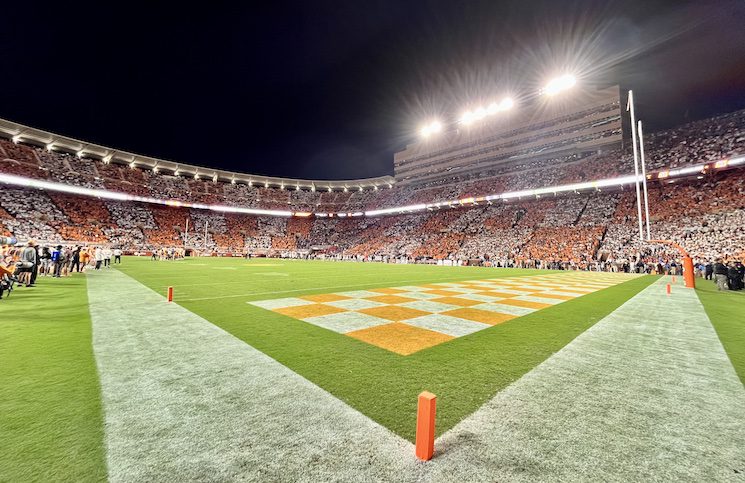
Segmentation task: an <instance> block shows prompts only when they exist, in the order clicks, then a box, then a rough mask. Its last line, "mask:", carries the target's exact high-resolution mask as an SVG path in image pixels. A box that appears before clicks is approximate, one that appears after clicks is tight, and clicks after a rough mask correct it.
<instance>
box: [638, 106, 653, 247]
mask: <svg viewBox="0 0 745 483" xmlns="http://www.w3.org/2000/svg"><path fill="white" fill-rule="evenodd" d="M637 131H638V132H639V154H640V155H641V164H642V186H644V221H645V222H646V224H647V241H649V240H651V239H652V236H651V235H650V234H649V195H648V194H647V161H646V159H644V133H643V131H642V122H641V120H640V121H638V124H637Z"/></svg>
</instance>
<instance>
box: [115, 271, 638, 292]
mask: <svg viewBox="0 0 745 483" xmlns="http://www.w3.org/2000/svg"><path fill="white" fill-rule="evenodd" d="M122 273H127V272H122ZM590 273H598V272H590ZM562 275H564V274H563V273H551V274H546V273H536V274H524V275H508V276H504V277H488V278H467V279H462V280H461V279H458V280H452V278H450V277H446V278H444V279H440V278H438V277H436V276H435V277H428V278H426V279H417V280H410V281H431V282H432V283H460V282H474V281H476V282H480V281H484V280H493V281H499V280H505V279H517V278H525V277H531V278H532V277H538V276H551V277H561V276H562ZM625 275H632V274H625ZM347 276H348V275H332V276H323V277H293V280H328V279H331V278H344V277H347ZM372 276H374V277H379V274H373V275H371V277H372ZM161 278H162V279H170V280H173V277H172V276H169V277H165V276H163V277H151V280H152V279H155V280H158V279H161ZM621 278H625V279H626V280H632V279H634V278H636V277H619V278H618V279H614V280H613V281H614V282H617V280H619V279H621ZM410 281H406V280H404V281H395V282H393V283H396V284H399V283H401V284H403V283H408V282H410ZM569 281H571V282H578V283H579V281H576V280H574V279H571V280H569ZM624 281H625V280H624ZM245 283H246V282H245V281H244V280H236V281H234V282H208V283H191V284H182V285H181V284H180V285H179V286H180V287H203V286H211V285H235V284H245ZM618 283H623V282H617V283H615V284H614V285H617V284H618ZM397 286H398V285H390V286H386V287H382V288H396V287H397ZM167 287H168V285H163V288H167ZM332 288H336V287H332ZM604 288H605V287H604ZM266 293H271V292H266Z"/></svg>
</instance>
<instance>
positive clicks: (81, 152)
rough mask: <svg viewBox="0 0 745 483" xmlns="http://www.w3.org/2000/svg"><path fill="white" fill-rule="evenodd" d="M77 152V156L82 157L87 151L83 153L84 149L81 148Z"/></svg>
mask: <svg viewBox="0 0 745 483" xmlns="http://www.w3.org/2000/svg"><path fill="white" fill-rule="evenodd" d="M75 154H76V155H77V157H79V158H82V157H83V154H85V153H83V150H82V149H81V150H80V151H78V152H77V153H75Z"/></svg>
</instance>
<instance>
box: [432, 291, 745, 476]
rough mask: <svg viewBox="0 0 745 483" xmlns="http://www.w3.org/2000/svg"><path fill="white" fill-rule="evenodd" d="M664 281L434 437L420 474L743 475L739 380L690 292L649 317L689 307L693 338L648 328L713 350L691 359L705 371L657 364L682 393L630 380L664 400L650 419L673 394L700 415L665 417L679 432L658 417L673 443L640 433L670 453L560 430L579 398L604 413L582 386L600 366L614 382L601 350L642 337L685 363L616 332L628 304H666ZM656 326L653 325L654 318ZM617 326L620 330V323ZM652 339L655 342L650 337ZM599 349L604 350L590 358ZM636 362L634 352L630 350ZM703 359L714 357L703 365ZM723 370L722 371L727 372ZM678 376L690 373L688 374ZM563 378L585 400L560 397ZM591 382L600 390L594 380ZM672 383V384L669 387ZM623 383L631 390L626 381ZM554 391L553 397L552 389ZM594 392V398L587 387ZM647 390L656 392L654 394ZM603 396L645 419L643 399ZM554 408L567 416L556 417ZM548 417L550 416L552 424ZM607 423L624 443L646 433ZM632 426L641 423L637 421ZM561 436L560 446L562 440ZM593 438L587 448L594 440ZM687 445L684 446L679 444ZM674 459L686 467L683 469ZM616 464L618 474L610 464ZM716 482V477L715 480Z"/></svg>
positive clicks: (590, 432) (594, 433)
mask: <svg viewBox="0 0 745 483" xmlns="http://www.w3.org/2000/svg"><path fill="white" fill-rule="evenodd" d="M669 280H670V277H660V279H659V280H657V281H655V282H653V283H651V284H649V285H648V286H647V287H645V288H644V289H642V290H640V291H638V292H637V293H636V294H635V295H633V296H632V297H630V298H629V299H627V300H626V301H625V302H624V303H623V304H622V305H621V306H620V307H618V308H616V309H615V310H614V311H612V312H611V313H610V314H608V315H606V316H605V317H603V318H602V319H600V320H599V321H597V322H596V323H595V324H594V325H593V326H592V327H590V328H588V329H587V330H585V331H583V332H582V333H581V334H579V335H578V336H577V337H576V338H575V339H574V340H572V341H570V342H569V343H568V344H566V345H565V346H564V347H562V348H561V349H560V350H559V351H557V352H556V353H554V354H552V355H551V356H549V357H548V358H547V359H545V360H544V361H543V362H541V363H540V364H538V365H537V366H535V367H534V368H533V369H531V370H530V371H528V372H527V373H525V374H524V375H523V376H522V377H520V378H518V379H517V380H515V381H513V382H512V383H510V384H509V385H508V386H506V387H505V388H503V389H502V390H500V391H499V392H498V393H497V394H496V395H495V396H493V397H492V398H490V399H489V400H487V401H486V402H485V403H484V404H483V405H482V406H481V407H480V408H478V409H477V410H476V411H474V412H473V413H471V414H470V415H468V416H466V417H465V418H464V419H463V420H461V421H460V422H459V423H458V424H456V425H455V426H454V427H453V428H451V429H450V430H448V431H447V432H445V433H444V434H442V435H440V436H439V437H438V438H437V440H436V441H435V448H436V450H437V448H438V447H439V449H440V451H441V453H440V455H439V458H436V459H435V460H434V461H435V464H434V465H431V466H430V467H428V468H429V469H430V470H431V473H428V474H427V476H428V479H430V480H438V479H443V480H458V481H469V480H479V481H481V480H500V481H501V480H504V481H512V480H520V481H522V480H523V479H526V481H528V480H538V481H542V480H544V479H549V480H554V479H556V480H562V481H564V480H567V481H569V480H576V479H580V480H588V481H594V480H601V481H602V480H606V481H607V480H609V479H610V480H618V481H637V480H643V479H644V478H648V477H649V475H650V474H655V475H656V476H657V477H658V478H660V479H664V480H673V481H674V480H679V479H681V478H682V479H685V480H688V479H690V480H692V481H698V480H716V481H725V480H726V481H729V480H730V478H732V477H734V476H735V475H734V472H733V469H735V468H743V466H740V465H743V464H745V456H743V454H742V452H741V451H740V450H739V449H738V448H742V444H745V423H744V422H743V421H744V420H743V419H742V417H741V415H740V414H738V412H737V411H738V409H737V408H738V407H742V403H745V388H743V386H742V385H741V384H739V382H740V381H739V378H738V377H737V374H736V373H735V371H734V368H733V367H732V364H731V361H730V360H729V357H728V356H727V354H726V353H725V351H724V348H723V347H722V346H721V341H720V340H719V338H718V336H717V334H716V331H715V330H714V327H713V326H712V325H711V321H710V320H709V318H708V315H707V314H706V312H705V311H704V309H703V306H702V305H701V302H700V300H699V298H698V294H697V293H695V291H693V293H692V294H691V293H690V292H689V293H687V294H686V293H685V292H687V291H691V290H692V289H686V288H678V289H677V292H675V291H674V292H673V296H672V297H671V298H670V299H662V300H663V302H662V304H656V305H653V307H655V310H658V311H664V310H666V308H665V306H669V305H671V304H675V305H679V304H681V303H682V304H684V305H685V304H686V303H687V304H688V305H692V306H694V307H695V309H693V312H698V316H699V318H700V321H701V322H703V320H704V319H705V321H706V323H707V324H702V323H699V324H696V323H695V322H694V323H692V322H691V321H686V322H685V325H687V326H688V328H689V329H692V330H693V331H694V332H696V335H690V334H689V335H686V334H682V335H681V334H677V335H676V334H674V331H675V330H676V329H675V328H670V327H667V328H665V324H662V323H660V322H659V320H657V321H655V322H656V324H657V325H658V326H659V327H660V328H662V329H664V330H663V331H662V332H661V333H660V335H661V336H662V337H663V338H664V337H668V338H675V337H682V338H683V341H682V342H681V343H682V344H683V345H682V347H687V348H689V349H690V348H691V347H690V346H691V344H697V345H698V346H699V347H701V346H702V345H706V344H708V345H710V347H709V348H708V349H712V348H714V347H716V354H712V353H711V352H708V351H707V352H704V353H702V352H701V351H700V350H699V352H698V353H695V352H694V353H693V356H694V358H698V359H699V361H704V362H705V364H704V367H703V368H702V369H700V370H699V369H698V368H697V367H694V366H695V361H694V362H687V361H686V362H684V363H683V366H684V367H683V368H679V367H678V366H677V364H672V365H670V364H665V363H664V362H660V363H658V364H657V366H658V367H657V369H658V370H660V371H667V373H668V374H670V373H673V374H674V373H676V371H677V372H679V373H680V374H683V375H687V377H688V380H685V381H683V382H684V383H685V384H687V385H688V386H689V388H686V387H685V386H683V385H680V384H679V382H678V378H676V377H672V378H671V377H668V378H659V377H658V378H655V377H651V378H649V376H648V372H643V373H641V374H639V373H637V374H634V376H635V377H636V379H637V380H640V379H644V378H648V381H647V383H645V384H642V386H644V385H646V386H651V385H654V384H655V381H659V382H661V383H662V387H661V388H660V389H663V391H661V392H660V393H659V394H657V395H655V396H654V397H652V398H648V399H649V400H651V402H652V403H653V404H652V405H651V410H658V411H659V407H654V403H655V402H659V401H660V400H664V401H667V400H669V399H670V394H671V391H674V392H675V395H677V396H678V397H680V398H683V401H685V406H696V405H698V407H696V408H693V409H696V410H698V411H700V417H699V418H695V417H692V416H690V414H691V413H690V409H692V408H686V407H684V408H682V409H681V408H677V407H675V408H673V407H671V408H669V409H670V411H671V412H672V413H680V414H679V415H678V416H677V418H682V419H683V420H684V423H685V421H686V420H688V421H687V422H688V423H689V424H688V425H687V426H680V424H681V423H680V422H677V421H675V418H676V416H675V414H671V415H668V414H664V417H665V418H667V420H669V421H675V423H674V424H673V426H675V424H677V425H678V427H680V428H681V429H683V428H684V429H685V432H686V435H685V436H683V437H681V436H679V435H678V434H677V433H676V432H675V431H674V430H673V431H666V429H667V425H666V424H657V425H651V424H648V425H649V426H650V427H651V428H652V429H654V430H655V431H658V432H660V433H662V434H661V437H662V438H663V441H664V442H665V443H666V445H667V446H668V447H667V448H665V446H666V445H660V444H659V440H658V439H651V440H650V441H647V440H648V439H649V438H648V436H649V435H648V434H644V435H643V437H642V438H640V439H632V440H631V441H630V442H629V441H627V440H626V439H627V438H628V436H625V437H619V438H618V439H615V440H613V439H608V435H607V433H606V432H605V431H606V430H605V429H602V428H603V426H600V428H601V429H599V430H598V428H597V427H593V425H588V426H584V427H583V426H582V425H579V426H577V427H569V426H567V424H570V425H571V419H569V420H567V418H566V415H567V414H568V413H570V412H572V411H577V404H576V403H577V401H578V400H579V402H582V401H585V399H582V398H586V401H587V402H586V403H585V404H586V405H591V404H592V403H593V402H596V403H597V404H598V405H599V406H604V404H603V403H602V402H599V400H598V396H597V394H593V393H594V392H595V389H589V388H590V385H587V384H582V382H583V381H584V382H587V377H588V374H586V372H587V373H589V375H590V376H592V373H593V372H595V373H598V372H600V373H602V372H603V369H602V368H600V367H598V366H597V365H593V364H598V363H599V364H600V365H602V364H606V366H607V367H605V369H604V370H605V371H606V372H611V373H612V372H616V370H617V368H616V367H614V365H613V363H614V362H613V360H611V361H610V364H608V363H607V362H606V359H605V357H606V352H605V350H606V349H607V347H608V346H607V343H606V342H607V340H608V339H609V338H613V337H615V338H619V337H620V336H623V337H625V336H627V335H628V331H631V334H632V335H633V337H632V338H634V339H636V342H637V343H638V342H639V341H640V340H642V339H643V338H644V337H648V339H647V340H646V343H647V344H650V345H651V346H653V347H658V348H661V349H664V350H667V351H668V352H669V354H668V356H669V357H670V358H672V359H673V360H675V359H685V358H684V357H682V356H680V355H679V353H678V352H677V350H678V347H677V346H676V347H675V348H673V349H670V347H669V346H667V347H666V346H665V343H666V341H664V340H663V341H662V342H660V341H658V340H650V339H649V336H650V335H651V334H652V332H648V331H647V332H645V331H642V330H638V329H634V328H633V327H632V328H629V327H625V326H626V325H627V324H626V323H625V322H623V321H624V318H628V317H629V316H628V314H627V312H629V310H630V309H631V312H632V315H633V307H634V306H635V305H636V304H638V303H640V302H642V301H645V302H648V301H649V298H650V297H665V295H664V292H663V291H664V284H665V282H669ZM676 294H677V295H676ZM691 295H692V297H691ZM686 299H687V300H686ZM658 314H659V312H658ZM692 315H693V316H695V315H694V314H688V317H689V318H690V317H691V316H692ZM657 318H659V315H658V316H657ZM666 318H667V316H666ZM618 319H620V320H621V321H622V323H618ZM630 322H631V321H629V323H630ZM655 322H652V323H651V324H650V328H651V329H655V327H654V325H655ZM637 325H638V322H637ZM668 326H669V324H668ZM624 331H625V332H624ZM702 334H705V337H704V338H703V339H701V338H697V337H696V336H701V335H702ZM651 339H657V337H652V338H651ZM604 343H606V344H604ZM655 344H656V345H655ZM618 347H619V348H621V356H615V358H616V359H618V358H619V357H621V358H622V357H623V352H624V351H627V352H631V353H632V354H633V353H634V346H633V344H631V345H629V341H627V340H625V339H624V341H623V343H622V344H620V345H618ZM598 348H601V349H602V350H597V349H598ZM588 349H592V350H588ZM694 349H695V348H694ZM636 352H637V353H638V352H640V351H639V350H636ZM710 354H711V356H713V357H710ZM645 364H646V365H649V364H650V361H649V360H647V358H646V357H641V358H640V359H639V360H637V358H636V357H630V358H627V359H626V365H627V366H628V367H629V369H627V370H629V371H630V372H629V373H630V374H633V367H634V366H644V365H645ZM716 365H719V366H720V368H719V369H724V372H722V371H721V370H717V367H715V366H716ZM724 365H726V366H727V367H726V368H725V367H724ZM653 366H654V364H653ZM686 366H687V367H686ZM578 369H579V370H578ZM686 369H687V370H688V372H687V373H686ZM714 374H719V376H717V377H715V376H714ZM697 377H698V378H699V379H698V382H697V381H696V380H695V378H697ZM718 377H719V378H718ZM561 378H565V380H564V382H565V383H568V385H566V387H569V385H571V383H572V381H574V380H578V381H579V382H580V384H578V387H579V389H580V391H579V392H580V393H584V394H577V393H576V392H574V391H572V390H571V388H570V389H562V388H561V387H562V385H563V384H558V385H557V384H556V380H558V382H559V383H561V382H562V381H561ZM552 379H553V380H554V381H555V382H554V383H552V384H547V383H546V381H547V380H552ZM606 379H607V378H606ZM598 380H601V381H603V379H602V378H599V379H598ZM670 381H674V382H672V383H671V382H670ZM594 382H596V381H593V383H594ZM617 382H618V380H616V379H614V378H613V377H611V378H610V379H609V380H605V382H603V383H602V384H601V385H600V386H601V389H602V390H607V388H608V387H609V386H612V385H614V384H616V383H617ZM627 383H628V381H627ZM631 383H632V384H633V381H631ZM701 384H703V385H704V386H709V387H708V388H704V389H701V388H700V387H699V386H700V385H701ZM712 385H716V387H714V388H712V387H711V386H712ZM557 387H558V388H559V389H556V388H557ZM592 387H593V388H594V384H593V385H592ZM547 388H550V389H547ZM634 389H636V388H634ZM642 389H644V388H642ZM689 389H692V390H694V392H697V394H698V395H699V396H700V397H699V398H695V397H694V398H692V399H690V400H689V399H688V394H689V392H688V391H689ZM711 389H714V390H715V392H714V393H713V394H711V393H710V392H709V391H711ZM655 390H657V388H656V387H655ZM541 392H545V393H546V395H545V397H539V396H541ZM607 392H608V395H609V396H611V397H616V396H619V395H621V394H623V395H622V396H621V397H620V400H619V402H620V401H623V400H625V399H631V400H632V404H630V405H628V406H626V409H627V410H628V412H629V413H633V412H635V411H632V409H634V408H635V406H634V404H633V401H636V403H638V405H639V406H642V409H644V408H643V406H644V404H647V405H649V402H646V401H645V397H647V396H644V395H642V396H639V395H636V394H635V391H630V392H629V391H626V392H624V393H615V394H614V389H611V390H607ZM704 394H705V396H704ZM725 397H726V398H727V400H726V401H722V398H725ZM578 398H579V399H578ZM601 399H602V398H601ZM700 401H706V403H705V406H707V407H704V408H701V407H700V405H701V403H700ZM546 404H549V406H548V409H549V411H548V412H544V411H541V410H540V409H541V408H542V407H546V406H545V405H546ZM561 405H566V406H567V407H566V408H565V409H564V410H562V409H561ZM712 406H715V407H712ZM507 408H509V409H507ZM557 408H558V409H557ZM604 410H606V411H608V412H614V413H616V412H617V409H614V408H612V407H605V408H604ZM552 411H553V412H554V413H557V414H555V415H553V416H552V415H551V412H552ZM562 411H564V412H562ZM642 412H643V411H642ZM559 413H560V414H559ZM581 414H584V412H581ZM554 416H555V417H554ZM637 416H638V414H635V415H634V417H637ZM614 417H615V416H614ZM614 417H611V418H610V419H611V421H609V422H608V424H609V425H610V426H609V428H610V429H609V430H612V431H619V432H620V433H621V435H622V436H623V435H625V432H626V430H627V429H628V428H634V430H633V432H634V433H640V432H644V429H643V428H644V427H642V429H638V428H639V426H638V425H637V426H635V425H633V424H631V425H629V424H628V422H626V421H625V420H623V421H618V420H614ZM541 418H544V420H543V421H542V420H541ZM545 418H548V419H545ZM551 418H553V419H551ZM722 418H723V419H722ZM637 419H639V418H638V417H637ZM669 421H668V422H669ZM552 428H553V429H552ZM613 428H615V429H613ZM546 430H548V431H554V433H551V434H550V435H546V436H541V432H544V433H545V432H546ZM555 434H559V435H560V438H558V439H556V438H554V436H555ZM465 436H467V438H465ZM561 436H563V439H562V437H561ZM733 436H737V439H739V440H740V441H741V442H740V443H738V442H737V440H735V439H729V438H732V437H733ZM593 437H594V438H595V439H592V438H593ZM686 437H689V438H690V439H686ZM672 438H675V439H674V441H675V443H674V444H673V443H671V442H670V439H672ZM629 443H631V444H629ZM683 443H685V444H683ZM582 444H588V446H586V447H584V448H583V447H582ZM650 445H652V446H653V448H654V450H658V451H659V454H657V455H655V454H653V453H652V452H653V451H654V450H653V449H652V448H650V447H649V446H650ZM697 445H699V446H701V445H703V447H697ZM629 450H634V451H636V455H631V456H630V458H633V459H631V460H627V461H624V457H626V458H629V456H628V455H627V453H628V451H629ZM720 450H721V451H720ZM702 454H706V455H707V458H702V457H701V455H702ZM738 455H739V456H738ZM681 456H683V457H687V458H688V459H684V460H683V461H681V460H680V458H681ZM544 458H545V459H544ZM710 460H711V461H710ZM712 461H713V462H712ZM518 462H522V464H518ZM619 462H620V463H622V464H616V463H619ZM624 472H625V473H624ZM714 472H716V473H714ZM714 474H716V475H717V476H714Z"/></svg>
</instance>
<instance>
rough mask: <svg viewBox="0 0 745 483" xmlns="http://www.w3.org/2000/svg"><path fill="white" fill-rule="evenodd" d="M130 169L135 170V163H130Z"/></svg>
mask: <svg viewBox="0 0 745 483" xmlns="http://www.w3.org/2000/svg"><path fill="white" fill-rule="evenodd" d="M129 167H130V168H132V169H135V162H134V161H132V162H131V163H129Z"/></svg>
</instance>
